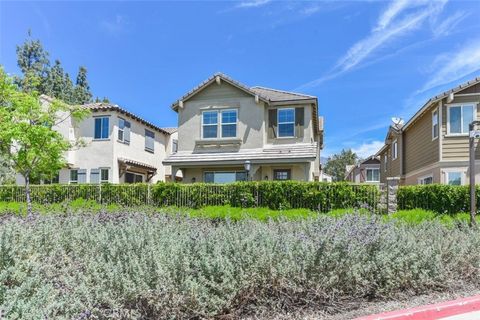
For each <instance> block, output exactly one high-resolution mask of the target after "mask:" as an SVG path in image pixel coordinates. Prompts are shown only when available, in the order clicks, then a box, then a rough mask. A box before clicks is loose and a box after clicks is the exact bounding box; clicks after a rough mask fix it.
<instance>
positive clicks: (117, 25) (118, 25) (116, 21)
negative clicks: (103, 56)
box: [100, 14, 129, 36]
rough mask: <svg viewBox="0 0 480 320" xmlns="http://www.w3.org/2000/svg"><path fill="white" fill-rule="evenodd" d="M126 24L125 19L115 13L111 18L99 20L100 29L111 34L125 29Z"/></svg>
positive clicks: (119, 32) (114, 34)
mask: <svg viewBox="0 0 480 320" xmlns="http://www.w3.org/2000/svg"><path fill="white" fill-rule="evenodd" d="M128 25H129V23H128V21H127V19H126V18H125V17H124V16H122V15H120V14H117V15H115V18H113V19H105V20H102V21H101V22H100V26H101V27H102V29H104V30H105V31H106V32H107V33H109V34H110V35H113V36H118V35H120V34H121V33H122V32H124V31H125V30H126V28H127V26H128Z"/></svg>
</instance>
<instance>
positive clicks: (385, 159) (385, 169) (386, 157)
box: [383, 154, 388, 172]
mask: <svg viewBox="0 0 480 320" xmlns="http://www.w3.org/2000/svg"><path fill="white" fill-rule="evenodd" d="M383 160H384V161H383V162H385V166H384V167H383V170H384V171H385V172H387V164H388V156H387V155H386V154H385V155H384V156H383Z"/></svg>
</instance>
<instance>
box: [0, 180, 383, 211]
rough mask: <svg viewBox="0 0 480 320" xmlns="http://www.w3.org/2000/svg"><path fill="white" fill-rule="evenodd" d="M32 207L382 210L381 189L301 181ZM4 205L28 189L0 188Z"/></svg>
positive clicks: (173, 187) (133, 193) (113, 191)
mask: <svg viewBox="0 0 480 320" xmlns="http://www.w3.org/2000/svg"><path fill="white" fill-rule="evenodd" d="M31 194H32V201H33V202H37V203H59V202H64V201H72V200H75V199H79V198H82V199H85V200H95V201H97V202H99V203H103V204H112V203H113V204H119V205H125V206H132V205H156V206H166V205H168V206H172V205H174V206H179V207H190V208H199V207H203V206H207V205H231V206H232V207H257V206H261V207H269V208H271V209H276V210H278V209H290V208H308V209H313V210H318V211H324V212H326V211H329V210H332V209H339V208H352V207H355V208H358V207H367V208H370V209H372V210H375V209H377V207H378V203H379V201H380V191H379V189H378V187H376V186H371V185H352V184H347V183H321V182H299V181H285V182H277V181H273V182H272V181H261V182H254V181H252V182H236V183H231V184H222V185H220V184H203V183H195V184H179V183H158V184H155V185H148V184H134V185H112V184H103V185H88V184H82V185H42V186H32V188H31ZM0 201H17V202H23V201H25V188H24V187H23V186H0Z"/></svg>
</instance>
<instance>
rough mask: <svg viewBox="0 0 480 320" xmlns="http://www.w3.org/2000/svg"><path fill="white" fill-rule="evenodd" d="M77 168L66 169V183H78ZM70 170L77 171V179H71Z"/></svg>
mask: <svg viewBox="0 0 480 320" xmlns="http://www.w3.org/2000/svg"><path fill="white" fill-rule="evenodd" d="M78 170H79V169H76V168H72V169H70V170H69V171H68V184H78ZM72 171H77V180H72Z"/></svg>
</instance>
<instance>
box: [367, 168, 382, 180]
mask: <svg viewBox="0 0 480 320" xmlns="http://www.w3.org/2000/svg"><path fill="white" fill-rule="evenodd" d="M368 170H377V171H378V180H368V174H367V171H368ZM380 172H381V170H380V168H374V167H365V182H380Z"/></svg>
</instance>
